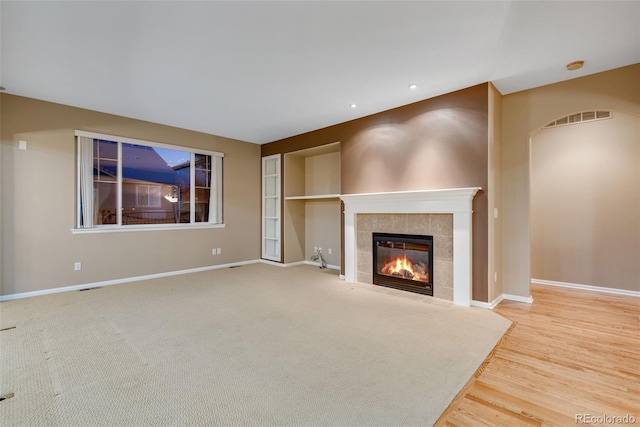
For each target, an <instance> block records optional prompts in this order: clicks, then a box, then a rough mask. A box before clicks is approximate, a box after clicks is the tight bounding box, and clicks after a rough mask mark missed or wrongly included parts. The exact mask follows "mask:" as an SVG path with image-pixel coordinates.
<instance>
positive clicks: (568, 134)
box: [530, 110, 640, 293]
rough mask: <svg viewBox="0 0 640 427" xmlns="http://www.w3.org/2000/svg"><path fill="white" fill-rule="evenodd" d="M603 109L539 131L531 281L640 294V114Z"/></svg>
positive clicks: (533, 150) (533, 154)
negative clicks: (606, 112) (599, 112)
mask: <svg viewBox="0 0 640 427" xmlns="http://www.w3.org/2000/svg"><path fill="white" fill-rule="evenodd" d="M597 111H598V110H592V111H585V112H580V113H574V114H571V115H569V116H565V117H560V118H558V119H557V120H555V121H554V122H552V123H551V124H549V125H547V126H545V127H544V128H542V129H540V130H538V131H537V132H535V133H533V134H532V136H531V139H530V162H531V163H530V245H531V247H530V249H531V251H530V252H531V256H530V266H531V281H532V283H543V284H551V285H559V286H569V287H585V288H590V289H596V290H603V291H607V290H611V291H613V292H622V293H625V291H627V292H640V279H639V278H640V116H639V115H638V114H635V113H632V112H627V111H619V110H613V111H612V110H599V111H601V112H602V113H601V114H600V115H599V114H598V113H597ZM605 111H609V112H610V114H609V115H608V116H607V115H606V114H604V112H605Z"/></svg>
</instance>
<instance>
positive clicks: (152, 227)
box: [71, 222, 227, 234]
mask: <svg viewBox="0 0 640 427" xmlns="http://www.w3.org/2000/svg"><path fill="white" fill-rule="evenodd" d="M226 226H227V225H226V224H209V223H207V222H196V223H194V224H148V225H122V226H120V225H114V226H104V227H94V228H72V229H71V233H72V234H94V233H122V232H130V231H159V230H193V229H202V228H225V227H226Z"/></svg>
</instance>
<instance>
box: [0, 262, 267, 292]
mask: <svg viewBox="0 0 640 427" xmlns="http://www.w3.org/2000/svg"><path fill="white" fill-rule="evenodd" d="M258 262H260V260H257V259H254V260H249V261H240V262H232V263H229V264H219V265H209V266H207V267H198V268H190V269H187V270H178V271H169V272H166V273H158V274H148V275H145V276H136V277H126V278H124V279H114V280H105V281H103V282H94V283H84V284H81V285H72V286H64V287H61V288H53V289H44V290H41V291H32V292H23V293H20V294H11V295H3V296H0V301H10V300H14V299H20V298H29V297H36V296H40V295H49V294H57V293H60V292H70V291H79V290H80V289H92V288H101V287H103V286H110V285H119V284H121V283H128V282H138V281H140V280H149V279H158V278H161V277H170V276H178V275H180V274H188V273H198V272H200V271H208V270H218V269H220V268H229V267H239V266H241V265H248V264H255V263H258Z"/></svg>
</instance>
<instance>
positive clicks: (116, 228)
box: [71, 130, 225, 234]
mask: <svg viewBox="0 0 640 427" xmlns="http://www.w3.org/2000/svg"><path fill="white" fill-rule="evenodd" d="M75 136H76V137H80V136H82V137H86V138H93V139H102V140H107V141H113V142H117V143H118V159H117V160H118V180H117V188H118V194H117V207H116V209H117V216H118V220H117V224H101V225H95V226H93V227H83V226H82V224H81V217H82V212H81V206H80V191H81V188H80V187H81V184H80V160H79V158H77V157H76V167H77V171H76V173H77V175H76V227H75V228H73V229H72V230H71V231H72V232H73V233H74V234H82V233H106V232H123V231H124V232H126V231H143V230H175V229H193V228H224V227H225V223H224V222H223V221H221V222H195V167H192V168H191V170H190V172H191V174H190V181H191V186H190V189H191V191H192V196H191V197H190V208H191V209H190V216H191V218H190V222H189V223H172V224H138V225H122V219H121V218H122V212H121V211H122V144H136V145H144V146H147V147H158V148H166V149H170V150H179V151H185V152H188V153H190V158H191V163H192V164H194V163H195V155H196V154H203V155H208V156H211V160H212V171H211V175H212V176H211V180H212V184H213V185H211V187H210V191H215V194H216V197H215V198H214V199H212V200H211V201H210V205H209V212H210V214H209V220H210V221H211V219H215V218H224V217H223V213H222V210H223V209H222V208H223V203H224V202H223V194H222V179H223V170H222V169H223V167H222V165H221V163H222V162H221V160H222V159H223V158H224V153H220V152H218V151H210V150H203V149H199V148H193V147H185V146H181V145H172V144H164V143H161V142H154V141H146V140H141V139H136V138H127V137H121V136H115V135H107V134H102V133H96V132H88V131H83V130H76V131H75ZM215 157H217V158H219V159H220V161H219V162H218V161H214V158H215ZM216 164H217V165H218V166H217V167H213V165H216ZM214 186H215V188H214ZM212 209H214V210H215V212H212Z"/></svg>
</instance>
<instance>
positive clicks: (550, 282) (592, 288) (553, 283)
mask: <svg viewBox="0 0 640 427" xmlns="http://www.w3.org/2000/svg"><path fill="white" fill-rule="evenodd" d="M531 283H535V284H536V285H549V286H558V287H560V288H571V289H581V290H583V291H593V292H602V293H605V294H614V295H626V296H630V297H636V298H638V297H640V292H639V291H629V290H627V289H617V288H605V287H602V286H592V285H581V284H579V283H567V282H556V281H553V280H542V279H531Z"/></svg>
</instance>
